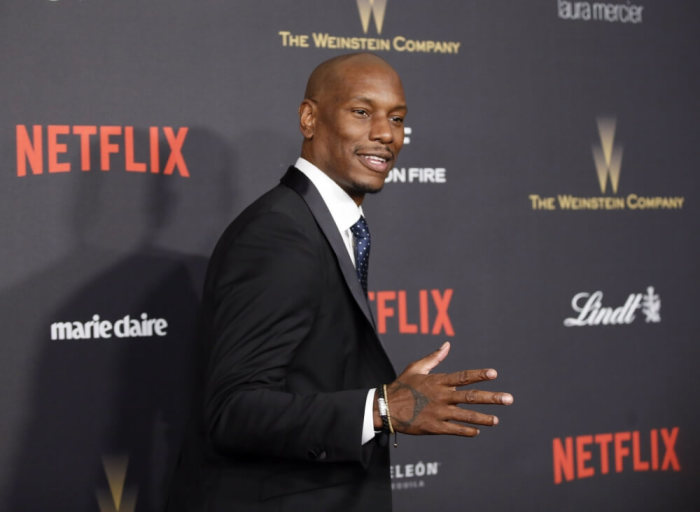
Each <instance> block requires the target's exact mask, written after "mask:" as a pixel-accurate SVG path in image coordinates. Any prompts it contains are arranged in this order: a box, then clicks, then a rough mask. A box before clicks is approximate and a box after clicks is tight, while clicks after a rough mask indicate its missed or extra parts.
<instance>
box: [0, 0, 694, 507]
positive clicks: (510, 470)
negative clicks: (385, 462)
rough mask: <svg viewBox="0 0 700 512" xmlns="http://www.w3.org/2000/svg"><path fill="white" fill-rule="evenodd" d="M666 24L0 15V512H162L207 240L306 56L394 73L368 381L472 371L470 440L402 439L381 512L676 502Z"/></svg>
mask: <svg viewBox="0 0 700 512" xmlns="http://www.w3.org/2000/svg"><path fill="white" fill-rule="evenodd" d="M699 17H700V7H698V5H697V3H696V2H695V1H692V0H676V1H673V2H663V1H661V0H626V1H622V0H608V1H604V2H592V1H568V0H533V1H528V2H524V1H519V0H503V1H494V0H466V1H465V0H440V1H438V2H429V1H426V0H405V1H401V0H335V1H324V2H321V1H314V0H298V1H295V2H288V1H283V0H263V1H260V0H257V1H254V0H239V1H223V0H204V1H202V0H197V1H195V0H23V1H21V2H18V1H15V2H10V1H4V2H2V5H0V62H1V63H2V65H1V66H0V83H1V84H2V85H1V86H0V212H2V213H1V215H2V225H3V229H2V233H3V236H2V244H1V247H2V248H1V249H0V315H1V319H2V323H1V325H2V332H3V336H2V341H1V343H0V347H1V348H0V383H1V388H2V392H1V393H0V408H1V416H0V417H1V418H2V420H0V439H1V445H0V446H1V449H0V509H2V510H7V511H52V510H70V511H73V512H77V511H85V512H89V511H94V512H145V511H159V510H160V509H161V508H162V507H163V505H164V499H165V489H166V487H167V485H168V479H169V476H170V473H171V471H172V469H173V464H174V462H175V459H176V457H177V454H178V449H179V444H180V441H181V438H182V435H183V431H184V428H185V427H184V426H185V422H186V421H187V416H188V408H189V405H190V398H191V396H192V392H193V382H195V380H196V371H197V370H196V369H197V361H198V351H197V347H196V346H195V343H194V336H193V332H194V330H195V323H196V311H197V304H198V300H199V296H200V293H201V285H202V281H203V273H204V270H205V266H206V262H207V258H208V257H209V254H210V252H211V250H212V249H213V246H214V243H215V242H216V239H217V238H218V236H219V234H220V233H221V231H222V230H223V228H224V227H225V226H226V225H227V224H228V223H229V222H230V221H231V220H232V218H233V217H234V216H235V215H236V214H237V213H238V212H240V211H241V210H242V209H243V208H244V207H245V206H246V205H247V204H249V203H250V202H251V201H252V200H253V199H254V198H256V197H257V196H258V195H259V194H261V193H262V192H264V191H266V190H268V189H269V188H271V187H273V186H274V185H275V184H276V183H277V182H278V180H279V178H280V177H281V176H282V174H283V172H284V171H285V170H286V168H287V166H288V165H290V164H291V163H293V162H294V160H295V159H296V157H297V156H298V154H299V149H300V143H301V135H300V133H299V131H298V119H297V113H296V110H297V107H298V105H299V102H300V101H301V99H302V95H303V90H304V86H305V81H306V78H307V76H308V74H309V73H310V71H311V70H312V69H313V68H314V67H315V65H316V64H318V63H319V62H320V61H322V60H325V59H327V58H330V57H332V56H335V55H339V54H341V53H345V52H349V51H362V50H366V51H372V52H375V53H377V54H379V55H381V56H382V57H384V58H385V59H387V60H388V61H389V62H390V63H391V64H392V65H393V66H394V67H395V68H396V69H397V70H398V72H399V73H400V74H401V76H402V78H403V81H404V87H405V89H406V95H407V99H408V104H409V114H408V117H407V128H406V140H405V145H404V149H403V151H402V153H401V155H400V157H399V161H398V166H397V167H396V168H394V169H393V170H392V171H391V173H390V176H389V178H388V179H387V183H386V185H385V187H384V190H383V191H382V192H381V193H380V194H377V195H376V196H371V197H368V198H367V200H366V201H365V211H366V213H367V216H368V220H369V222H370V225H371V227H372V233H373V249H372V265H371V269H370V279H369V280H370V294H369V297H370V301H371V304H372V306H373V308H374V313H375V318H376V319H377V325H378V329H379V331H380V334H381V336H382V338H383V339H384V340H385V342H386V345H387V347H388V351H389V353H390V356H391V357H392V359H393V361H394V363H395V366H396V367H397V369H402V368H403V367H404V366H405V364H407V363H408V362H410V361H412V360H414V359H416V358H418V357H422V356H423V355H425V354H427V353H428V352H430V351H432V350H434V349H436V348H437V347H438V346H439V345H440V344H441V343H442V342H443V341H444V340H446V339H448V340H451V341H452V344H453V350H452V351H451V353H450V355H449V357H448V358H447V359H446V360H445V361H444V363H443V364H442V365H441V367H440V368H439V369H440V370H443V371H455V370H458V369H462V368H482V367H494V368H496V369H498V371H499V375H500V376H499V379H498V380H497V381H496V382H494V383H488V384H486V386H487V387H488V388H489V389H493V390H503V391H510V392H512V393H513V394H514V396H515V404H514V405H513V406H512V407H510V408H507V409H503V410H501V409H499V410H498V412H497V413H498V414H499V416H500V419H501V422H500V424H499V425H498V426H497V427H494V428H492V429H483V430H482V433H481V435H480V436H479V437H478V438H476V439H462V438H447V437H430V438H410V437H407V436H402V437H401V438H400V439H399V446H398V448H395V449H394V448H391V457H392V464H391V477H392V487H393V493H394V508H395V510H402V511H420V510H444V511H453V510H454V511H457V510H469V509H475V508H478V509H485V508H487V507H488V508H489V509H490V510H499V511H510V510H571V511H589V510H644V511H652V510H653V511H661V510H663V511H668V510H674V511H691V510H698V508H700V490H699V488H698V486H697V481H698V475H700V440H699V435H698V433H699V432H700V410H699V409H698V406H697V402H698V400H697V398H696V393H697V392H698V391H700V378H699V377H698V370H697V366H698V361H699V360H700V349H699V348H698V347H699V342H700V336H699V335H700V327H699V323H698V313H697V309H698V305H700V272H699V267H700V265H699V263H698V262H699V261H700V239H699V235H698V234H699V233H700V215H699V211H698V203H699V202H700V197H699V196H700V178H699V177H698V171H700V144H699V143H698V135H699V134H700V99H699V98H700V96H699V95H698V91H700V67H699V66H698V50H700V31H698V18H699Z"/></svg>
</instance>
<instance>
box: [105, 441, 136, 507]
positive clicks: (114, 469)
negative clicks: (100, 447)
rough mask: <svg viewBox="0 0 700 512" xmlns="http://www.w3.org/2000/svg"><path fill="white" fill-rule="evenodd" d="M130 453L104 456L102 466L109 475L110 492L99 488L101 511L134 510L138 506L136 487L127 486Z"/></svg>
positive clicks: (106, 474)
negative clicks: (125, 485)
mask: <svg viewBox="0 0 700 512" xmlns="http://www.w3.org/2000/svg"><path fill="white" fill-rule="evenodd" d="M128 466H129V456H128V455H118V456H107V455H105V456H104V457H102V467H103V468H104V471H105V476H106V477H107V484H108V485H109V492H107V491H106V490H104V489H98V490H97V505H98V506H99V508H100V512H134V509H135V508H136V494H137V491H136V487H130V488H125V487H124V484H125V482H126V469H127V467H128Z"/></svg>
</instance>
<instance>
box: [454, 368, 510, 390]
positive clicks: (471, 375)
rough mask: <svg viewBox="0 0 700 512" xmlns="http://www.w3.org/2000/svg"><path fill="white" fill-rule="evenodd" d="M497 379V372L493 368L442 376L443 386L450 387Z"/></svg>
mask: <svg viewBox="0 0 700 512" xmlns="http://www.w3.org/2000/svg"><path fill="white" fill-rule="evenodd" d="M496 377H498V372H497V371H496V370H494V369H493V368H484V369H481V370H462V371H460V372H454V373H448V374H447V375H445V376H444V379H445V384H446V385H448V386H452V387H455V388H456V387H460V386H468V385H469V384H474V383H475V382H483V381H486V380H494V379H495V378H496Z"/></svg>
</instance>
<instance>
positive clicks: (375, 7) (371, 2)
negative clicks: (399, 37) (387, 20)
mask: <svg viewBox="0 0 700 512" xmlns="http://www.w3.org/2000/svg"><path fill="white" fill-rule="evenodd" d="M386 2H387V0H357V10H358V11H360V21H361V22H362V31H363V32H364V33H365V34H366V33H367V31H368V30H369V20H370V18H371V17H372V15H374V27H375V28H376V29H377V34H381V33H382V25H383V24H384V13H385V11H386Z"/></svg>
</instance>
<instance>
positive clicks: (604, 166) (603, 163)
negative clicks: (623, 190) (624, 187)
mask: <svg viewBox="0 0 700 512" xmlns="http://www.w3.org/2000/svg"><path fill="white" fill-rule="evenodd" d="M596 121H597V123H598V136H599V137H600V146H593V161H594V162H595V168H596V171H597V173H598V182H599V183H600V191H601V192H602V193H603V194H604V193H605V189H606V188H607V183H608V176H609V177H610V184H611V185H612V191H613V194H617V186H618V184H619V182H620V168H621V167H622V146H619V145H618V146H616V145H615V128H616V124H617V120H616V119H615V118H614V117H599V118H598V119H597V120H596Z"/></svg>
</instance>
